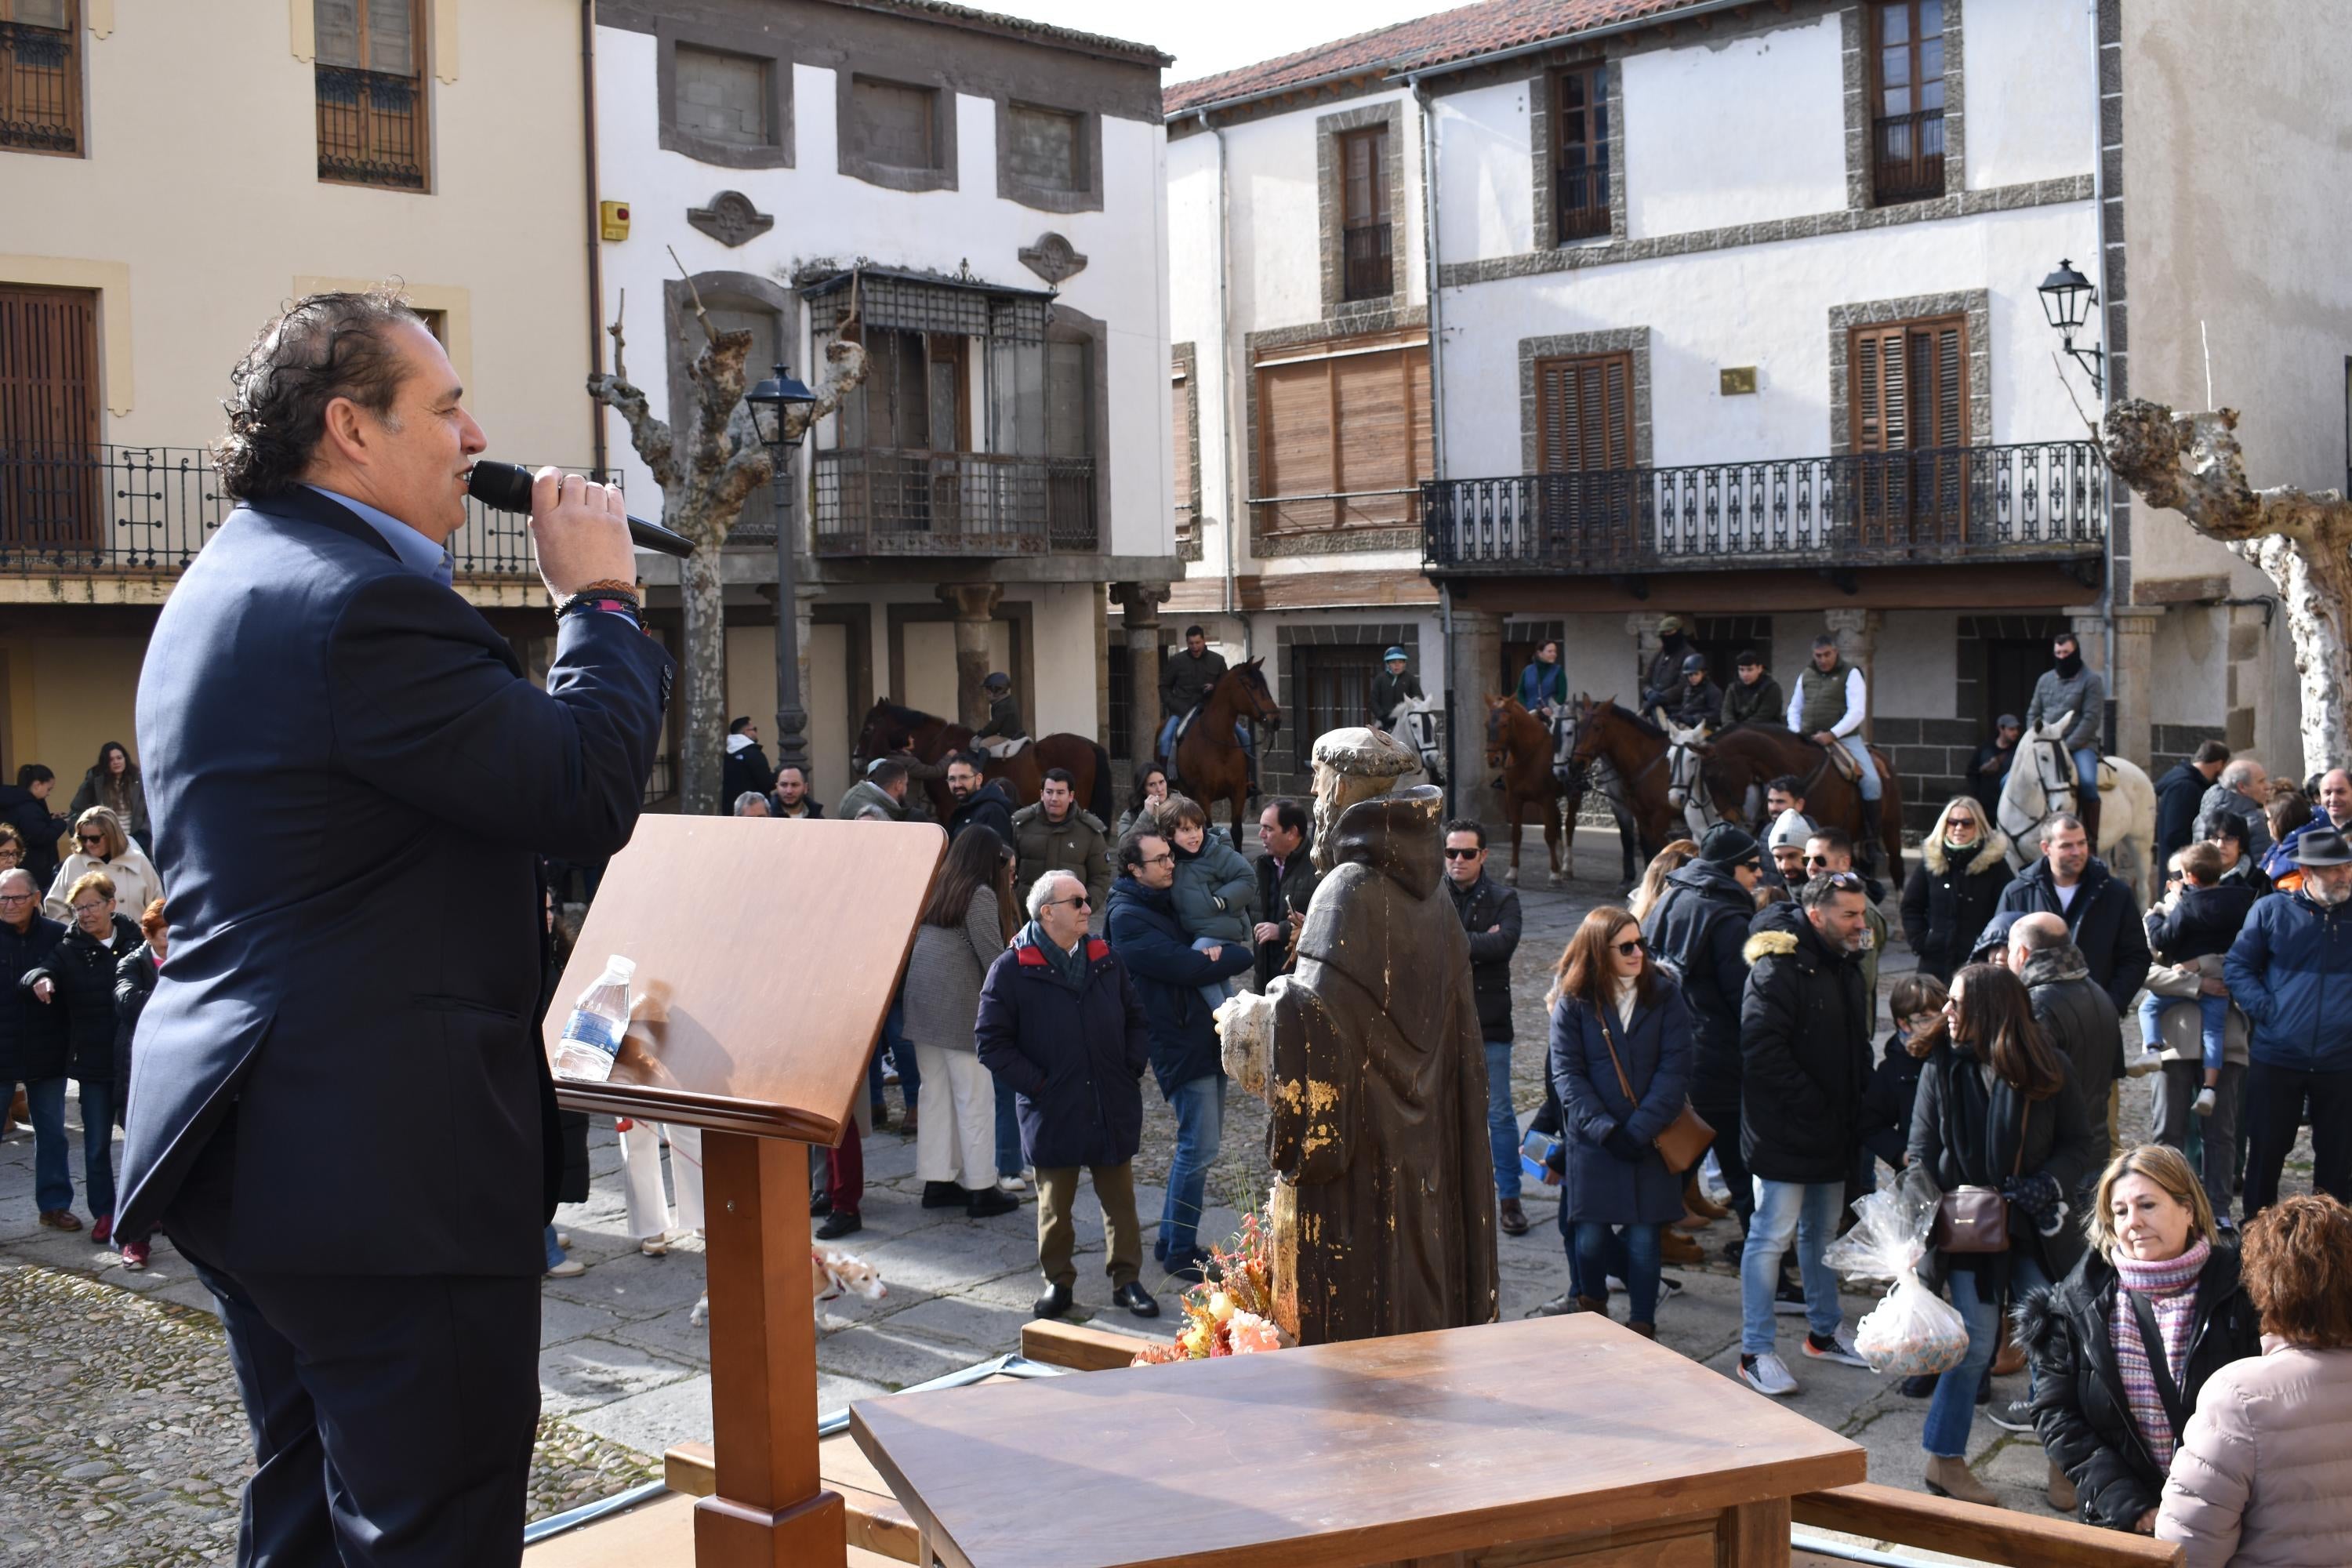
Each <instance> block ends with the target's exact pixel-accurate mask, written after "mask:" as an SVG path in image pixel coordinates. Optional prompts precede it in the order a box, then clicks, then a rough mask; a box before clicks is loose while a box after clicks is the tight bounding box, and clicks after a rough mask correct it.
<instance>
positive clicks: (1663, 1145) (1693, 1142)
mask: <svg viewBox="0 0 2352 1568" xmlns="http://www.w3.org/2000/svg"><path fill="white" fill-rule="evenodd" d="M1594 1016H1595V1017H1597V1018H1599V1020H1600V1021H1601V1044H1602V1045H1604V1046H1606V1047H1609V1065H1610V1066H1611V1067H1612V1068H1616V1069H1617V1087H1618V1088H1619V1089H1622V1090H1623V1091H1624V1093H1625V1101H1626V1103H1627V1104H1629V1105H1632V1106H1633V1107H1635V1108H1636V1109H1638V1108H1639V1107H1640V1106H1641V1103H1642V1102H1641V1101H1640V1100H1638V1099H1636V1098H1634V1094H1633V1084H1632V1083H1630V1082H1628V1081H1627V1079H1626V1078H1625V1064H1624V1062H1623V1061H1622V1060H1621V1059H1619V1058H1618V1055H1617V1040H1616V1037H1615V1036H1614V1035H1612V1033H1611V1032H1610V1028H1609V1015H1608V1012H1607V1011H1606V1005H1605V1004H1604V1005H1603V1006H1602V1007H1601V1009H1596V1011H1595V1013H1594ZM1714 1142H1715V1129H1714V1128H1712V1127H1710V1126H1708V1125H1707V1124H1706V1118H1705V1117H1703V1116H1701V1115H1700V1114H1699V1113H1698V1112H1697V1111H1696V1110H1692V1109H1691V1103H1690V1100H1688V1099H1685V1100H1684V1101H1683V1108H1682V1111H1681V1113H1680V1114H1679V1115H1677V1116H1676V1117H1675V1119H1674V1120H1673V1121H1669V1122H1667V1123H1666V1126H1665V1131H1663V1132H1660V1133H1659V1134H1658V1135H1657V1137H1656V1138H1655V1139H1654V1140H1653V1141H1652V1142H1651V1145H1650V1146H1651V1147H1652V1148H1654V1149H1655V1150H1656V1151H1657V1152H1658V1158H1660V1159H1661V1160H1664V1162H1665V1163H1666V1169H1667V1170H1669V1171H1671V1172H1673V1173H1675V1175H1677V1176H1679V1175H1681V1174H1682V1173H1684V1172H1685V1171H1687V1170H1689V1169H1690V1168H1691V1167H1692V1166H1693V1165H1696V1164H1697V1163H1699V1162H1700V1161H1701V1160H1704V1159H1706V1152H1707V1149H1708V1148H1709V1146H1711V1145H1712V1144H1713V1143H1714Z"/></svg>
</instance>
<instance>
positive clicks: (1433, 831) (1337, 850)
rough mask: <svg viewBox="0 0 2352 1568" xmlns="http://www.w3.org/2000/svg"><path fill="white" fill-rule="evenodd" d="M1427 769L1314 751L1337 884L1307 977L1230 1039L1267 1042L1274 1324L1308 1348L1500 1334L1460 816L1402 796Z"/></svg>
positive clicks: (1327, 857)
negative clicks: (1444, 1332)
mask: <svg viewBox="0 0 2352 1568" xmlns="http://www.w3.org/2000/svg"><path fill="white" fill-rule="evenodd" d="M1419 766H1420V764H1419V763H1417V762H1416V761H1415V760H1414V759H1413V757H1412V752H1410V751H1409V750H1408V749H1407V748H1406V747H1405V745H1404V743H1403V742H1401V741H1397V740H1395V739H1393V738H1392V737H1391V736H1389V735H1386V734H1383V733H1381V731H1375V730H1361V729H1348V730H1334V731H1330V732H1329V733H1328V734H1327V735H1325V736H1324V737H1323V738H1322V739H1321V740H1319V741H1318V742H1315V794H1316V818H1317V830H1316V845H1317V847H1316V858H1317V860H1318V863H1320V864H1322V865H1324V866H1325V867H1326V869H1325V871H1324V873H1323V880H1322V884H1321V885H1320V886H1319V887H1318V888H1317V889H1316V890H1315V901H1314V904H1313V905H1312V907H1310V908H1309V909H1308V910H1307V924H1306V926H1305V927H1304V928H1303V929H1302V930H1301V931H1300V932H1299V937H1298V963H1297V971H1296V973H1292V974H1288V975H1285V976H1282V977H1280V978H1278V979H1276V981H1275V983H1274V985H1273V988H1272V989H1271V990H1270V991H1269V992H1268V993H1267V994H1266V995H1265V997H1264V998H1263V999H1244V1000H1243V1001H1241V1002H1239V1003H1237V1004H1228V1005H1227V1009H1228V1010H1227V1013H1226V1015H1225V1016H1224V1017H1223V1019H1221V1022H1224V1023H1225V1026H1226V1037H1227V1055H1228V1058H1229V1059H1231V1058H1232V1056H1233V1054H1234V1037H1235V1034H1236V1032H1237V1031H1236V1028H1235V1024H1236V1022H1240V1020H1236V1019H1234V1013H1233V1010H1234V1009H1235V1008H1236V1007H1238V1008H1241V1009H1244V1010H1248V1009H1251V1008H1252V1007H1253V1006H1255V1009H1257V1010H1258V1011H1257V1012H1256V1015H1255V1016H1256V1017H1257V1019H1258V1026H1260V1027H1262V1029H1263V1031H1264V1034H1265V1038H1266V1040H1267V1050H1266V1064H1267V1065H1266V1079H1267V1081H1266V1085H1265V1087H1266V1089H1267V1092H1268V1096H1269V1103H1270V1107H1271V1115H1270V1116H1269V1117H1268V1119H1267V1127H1266V1146H1267V1152H1268V1155H1269V1157H1270V1163H1272V1165H1273V1166H1274V1170H1275V1174H1276V1183H1275V1203H1274V1207H1275V1216H1274V1217H1275V1244H1276V1252H1277V1262H1276V1273H1277V1277H1278V1279H1279V1280H1280V1283H1281V1286H1282V1288H1283V1291H1284V1299H1283V1300H1278V1301H1277V1303H1276V1315H1277V1318H1279V1319H1286V1320H1288V1321H1286V1322H1285V1326H1286V1327H1290V1328H1293V1329H1294V1330H1295V1331H1296V1332H1297V1335H1298V1338H1299V1341H1300V1342H1301V1343H1304V1344H1328V1343H1332V1342H1338V1341H1341V1340H1358V1339H1371V1338H1375V1337H1377V1336H1380V1335H1383V1334H1409V1333H1417V1332H1419V1331H1422V1330H1424V1329H1447V1328H1459V1327H1463V1326H1465V1325H1467V1324H1471V1323H1484V1322H1487V1321H1491V1320H1492V1319H1493V1318H1494V1316H1495V1300H1496V1255H1495V1173H1494V1171H1493V1169H1492V1160H1491V1157H1490V1155H1489V1153H1488V1151H1487V1147H1486V1050H1485V1047H1484V1045H1483V1043H1482V1037H1481V1035H1480V1032H1479V1026H1478V1010H1477V1004H1476V1000H1475V996H1474V995H1473V994H1472V989H1471V979H1470V947H1469V942H1468V940H1467V939H1466V938H1465V936H1464V934H1463V931H1462V924H1461V921H1460V920H1459V919H1458V918H1457V917H1456V916H1455V914H1454V909H1453V905H1452V902H1451V901H1450V900H1447V899H1445V898H1443V897H1441V896H1439V887H1438V885H1439V881H1440V879H1441V878H1442V877H1443V876H1444V870H1443V860H1442V852H1441V847H1440V846H1441V839H1440V837H1439V832H1438V824H1439V820H1440V818H1442V817H1443V816H1444V795H1442V794H1441V793H1440V792H1439V791H1437V790H1435V789H1432V788H1429V787H1427V786H1425V785H1423V786H1419V787H1415V788H1411V789H1406V790H1402V791H1400V792H1398V793H1396V794H1393V795H1391V794H1389V793H1388V791H1389V790H1390V788H1391V786H1392V785H1393V784H1394V783H1395V781H1396V780H1397V779H1398V778H1399V777H1401V776H1402V775H1403V774H1405V773H1413V772H1417V771H1418V770H1419ZM1243 1032H1245V1030H1244V1031H1243ZM1244 1085H1245V1087H1247V1086H1249V1085H1248V1079H1246V1078H1245V1079H1244ZM1294 1298H1295V1299H1294Z"/></svg>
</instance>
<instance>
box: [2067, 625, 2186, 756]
mask: <svg viewBox="0 0 2352 1568" xmlns="http://www.w3.org/2000/svg"><path fill="white" fill-rule="evenodd" d="M2163 616H2164V606H2163V605H2117V606H2116V667H2115V668H2114V669H2112V670H2110V671H2109V672H2108V674H2107V695H2108V696H2109V697H2111V698H2113V699H2114V700H2115V704H2116V736H2115V742H2116V755H2118V756H2123V757H2128V758H2130V759H2131V760H2132V761H2133V762H2135V763H2138V764H2139V765H2140V766H2141V767H2143V768H2145V767H2147V765H2148V762H2149V759H2150V758H2151V757H2153V756H2154V755H2155V752H2156V703H2155V695H2156V694H2155V692H2154V690H2153V689H2151V683H2152V682H2153V681H2154V679H2155V676H2156V623H2157V622H2158V620H2160V619H2162V618H2163ZM2077 635H2080V634H2077Z"/></svg>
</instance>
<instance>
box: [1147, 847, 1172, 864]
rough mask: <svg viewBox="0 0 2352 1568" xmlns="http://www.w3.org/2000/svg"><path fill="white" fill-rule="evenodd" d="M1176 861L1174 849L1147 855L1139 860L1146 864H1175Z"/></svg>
mask: <svg viewBox="0 0 2352 1568" xmlns="http://www.w3.org/2000/svg"><path fill="white" fill-rule="evenodd" d="M1175 863H1176V852H1175V851H1174V850H1172V849H1171V850H1170V851H1168V852H1167V853H1166V854H1164V855H1146V856H1145V857H1144V858H1143V859H1142V860H1141V861H1140V862H1139V864H1141V865H1145V866H1173V865H1174V864H1175Z"/></svg>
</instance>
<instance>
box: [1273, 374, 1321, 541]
mask: <svg viewBox="0 0 2352 1568" xmlns="http://www.w3.org/2000/svg"><path fill="white" fill-rule="evenodd" d="M1257 401H1258V417H1259V418H1260V419H1261V420H1262V421H1264V428H1265V434H1264V437H1263V440H1264V451H1263V454H1262V456H1261V458H1260V459H1259V464H1258V474H1259V483H1260V484H1261V485H1262V486H1263V487H1264V488H1263V489H1262V491H1261V493H1262V494H1264V495H1265V496H1266V497H1268V498H1276V499H1274V500H1273V501H1272V505H1271V506H1270V508H1269V510H1268V512H1267V514H1266V518H1265V521H1266V523H1267V526H1268V527H1269V528H1270V529H1272V530H1275V531H1295V530H1298V529H1315V528H1328V527H1329V526H1331V524H1332V522H1333V521H1334V519H1333V512H1332V506H1331V502H1330V501H1329V500H1280V499H1278V498H1282V497H1294V496H1295V497H1318V496H1324V497H1328V494H1329V493H1330V492H1331V491H1332V490H1335V489H1338V488H1339V487H1338V486H1337V485H1336V484H1334V483H1333V482H1332V480H1333V477H1334V475H1335V472H1336V469H1335V467H1334V455H1333V446H1332V439H1331V437H1332V428H1331V427H1332V423H1333V419H1332V416H1333V412H1334V411H1333V408H1332V403H1331V365H1330V362H1329V361H1328V360H1312V361H1308V362H1307V363H1303V364H1284V365H1268V366H1265V368H1263V369H1261V370H1260V371H1259V372H1258V395H1257Z"/></svg>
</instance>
